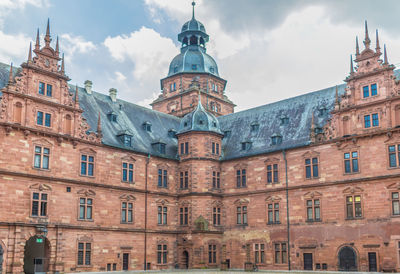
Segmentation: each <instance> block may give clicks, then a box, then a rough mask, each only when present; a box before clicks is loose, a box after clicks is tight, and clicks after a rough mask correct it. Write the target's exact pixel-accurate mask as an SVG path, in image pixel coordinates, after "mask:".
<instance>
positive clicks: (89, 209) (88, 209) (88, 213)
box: [86, 206, 92, 219]
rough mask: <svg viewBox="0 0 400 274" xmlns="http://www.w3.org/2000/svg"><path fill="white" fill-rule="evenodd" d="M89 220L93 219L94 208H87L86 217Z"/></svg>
mask: <svg viewBox="0 0 400 274" xmlns="http://www.w3.org/2000/svg"><path fill="white" fill-rule="evenodd" d="M86 218H87V219H92V207H91V206H88V207H87V215H86Z"/></svg>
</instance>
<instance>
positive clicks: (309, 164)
mask: <svg viewBox="0 0 400 274" xmlns="http://www.w3.org/2000/svg"><path fill="white" fill-rule="evenodd" d="M305 168H306V178H307V179H311V178H318V176H319V172H318V158H317V157H314V158H308V159H305Z"/></svg>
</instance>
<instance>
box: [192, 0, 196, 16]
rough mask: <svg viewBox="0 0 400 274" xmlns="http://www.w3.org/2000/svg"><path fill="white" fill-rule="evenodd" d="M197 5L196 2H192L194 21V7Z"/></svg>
mask: <svg viewBox="0 0 400 274" xmlns="http://www.w3.org/2000/svg"><path fill="white" fill-rule="evenodd" d="M195 5H196V2H194V1H193V2H192V6H193V7H192V20H194V6H195Z"/></svg>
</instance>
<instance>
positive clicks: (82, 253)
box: [78, 243, 92, 265]
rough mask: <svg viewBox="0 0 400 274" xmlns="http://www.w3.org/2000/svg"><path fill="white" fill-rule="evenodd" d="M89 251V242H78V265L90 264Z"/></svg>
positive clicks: (90, 246)
mask: <svg viewBox="0 0 400 274" xmlns="http://www.w3.org/2000/svg"><path fill="white" fill-rule="evenodd" d="M91 253H92V244H91V243H78V265H90V264H91Z"/></svg>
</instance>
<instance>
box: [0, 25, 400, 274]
mask: <svg viewBox="0 0 400 274" xmlns="http://www.w3.org/2000/svg"><path fill="white" fill-rule="evenodd" d="M36 45H37V46H36V47H35V49H34V52H35V54H36V57H34V58H32V56H31V53H29V57H28V61H27V62H25V63H23V64H22V65H21V67H22V73H21V74H20V76H18V77H16V78H15V79H14V78H13V76H12V74H10V79H9V83H8V84H7V86H6V87H4V88H3V89H2V98H1V101H0V102H1V111H0V152H1V153H0V164H1V165H0V197H1V199H0V208H1V209H2V213H1V214H0V246H1V253H0V254H1V255H0V256H2V257H1V258H2V269H3V271H4V272H5V273H21V272H23V271H24V269H25V271H26V272H29V271H32V266H33V259H34V258H44V260H43V265H44V268H45V270H47V271H49V272H71V271H106V270H114V269H116V270H121V269H130V270H141V269H172V268H176V267H178V268H187V267H188V268H203V267H204V268H227V267H230V268H239V269H243V268H253V267H254V266H257V267H258V268H260V269H274V270H287V269H288V268H289V267H290V269H296V270H300V269H304V268H311V269H312V270H318V269H327V270H338V269H341V268H343V265H341V260H343V262H344V263H346V262H347V263H348V267H350V268H348V269H352V268H351V267H355V268H354V269H356V270H359V271H368V270H370V269H371V267H372V268H373V267H374V263H375V266H376V270H378V271H383V270H385V271H395V270H397V271H399V270H400V261H399V260H400V233H399V231H400V215H399V212H398V210H399V209H398V202H399V196H398V195H399V193H400V183H399V177H400V173H399V166H400V165H399V155H400V154H399V153H398V152H399V150H398V145H399V144H400V130H399V129H398V127H397V126H398V125H400V95H399V90H400V89H399V86H398V82H397V80H396V79H395V77H394V75H393V69H394V67H393V66H392V65H389V64H388V61H387V56H386V53H385V56H384V61H380V60H379V57H380V55H381V53H380V48H379V44H378V45H377V49H376V51H373V50H371V49H370V48H369V47H370V42H369V38H368V36H367V37H366V39H365V46H366V48H365V49H364V50H363V51H362V52H361V53H359V52H358V51H359V50H358V48H357V54H356V60H355V61H356V62H357V64H358V67H357V68H356V70H354V69H353V67H352V68H351V73H350V75H349V77H348V78H347V79H346V82H347V89H346V93H345V95H343V96H339V95H337V99H336V106H335V109H334V111H333V113H332V119H331V120H330V122H329V123H328V124H326V125H325V126H324V129H323V132H316V131H315V130H314V128H313V127H312V128H311V129H310V132H311V133H310V138H311V140H312V144H311V145H308V146H304V147H299V148H295V149H288V150H282V151H278V152H274V153H266V154H260V155H255V156H251V157H243V158H237V159H232V160H226V161H225V160H220V152H218V153H217V150H216V147H215V144H218V145H219V150H220V151H222V150H223V145H222V139H223V137H224V136H223V135H222V134H217V133H210V132H196V131H193V132H187V133H182V134H178V136H177V138H178V148H180V144H181V143H183V144H185V143H188V145H187V146H188V151H187V153H186V152H184V153H183V154H182V155H180V157H179V160H171V159H166V158H162V157H157V156H151V155H150V154H148V155H147V154H145V153H133V152H130V151H126V150H123V149H120V148H114V147H110V146H107V145H104V144H102V142H101V139H102V128H101V124H102V123H101V121H100V119H99V123H98V128H97V130H95V132H91V133H90V134H87V133H86V132H87V130H88V129H89V126H88V124H87V123H86V122H85V119H83V118H82V112H83V110H82V109H81V108H80V106H79V100H78V98H79V97H78V96H75V98H73V97H72V96H71V95H70V93H69V91H68V86H67V81H68V80H69V78H68V77H67V76H66V75H65V72H64V64H63V60H61V59H60V58H59V52H58V43H57V46H56V49H55V50H54V49H53V48H51V46H50V33H49V31H48V32H47V34H46V38H45V46H44V47H42V48H40V47H39V42H38V41H37V43H36ZM60 61H61V64H60V65H59V62H60ZM200 76H201V77H200V81H199V82H200V83H201V84H200V85H198V84H197V82H196V81H197V80H196V81H194V82H193V81H192V82H190V81H189V79H192V78H193V75H180V76H177V77H175V78H173V79H172V78H171V79H168V80H164V82H165V86H167V87H168V86H170V83H169V81H181V82H182V83H183V84H182V85H181V86H180V87H179V89H182V91H184V92H182V95H174V94H173V92H178V91H173V92H170V91H168V90H167V89H164V91H163V95H162V96H164V97H163V98H164V99H165V98H168V100H166V99H165V100H162V101H160V103H157V104H153V107H154V109H156V110H161V111H163V112H166V113H171V114H174V115H177V116H183V115H184V114H186V113H188V112H190V111H192V110H193V109H194V106H195V104H196V101H197V96H198V95H197V94H198V93H199V89H200V91H204V90H205V89H206V88H205V87H203V88H202V86H204V83H207V81H206V80H205V78H204V75H200ZM179 79H181V80H179ZM40 82H42V83H46V84H51V86H52V91H51V92H52V94H51V96H47V95H46V94H44V95H42V94H39V93H38V90H39V89H40V87H39V83H40ZM189 82H190V83H189ZM218 83H219V84H220V85H221V90H223V87H224V86H225V83H223V82H218ZM373 84H377V87H378V88H377V95H373V96H372V95H371V94H370V96H368V97H364V96H363V94H364V93H363V87H365V86H369V87H371V85H373ZM190 85H191V86H190ZM372 90H373V88H370V90H369V92H372ZM44 92H45V93H46V89H45V91H44ZM193 97H196V100H194V99H193ZM207 98H208V99H207ZM174 100H176V101H178V102H179V107H176V108H172V107H171V104H170V103H171V102H173V101H174ZM207 100H215V101H216V102H220V103H221V105H222V110H221V111H220V112H219V114H227V113H231V112H233V105H232V104H226V105H224V102H225V101H224V99H223V97H222V94H216V95H213V96H210V97H207V94H206V93H205V92H203V93H201V101H202V102H203V103H204V102H207ZM182 102H184V103H182ZM190 104H192V105H190ZM180 106H182V107H180ZM173 110H175V111H173ZM39 111H41V112H43V113H44V114H46V113H48V114H51V123H50V126H46V125H45V123H46V121H44V122H43V123H44V125H37V119H36V117H38V112H39ZM215 114H217V115H218V113H215ZM372 114H378V117H379V118H378V119H379V123H378V125H376V124H374V121H376V119H375V118H374V117H371V118H370V123H371V126H370V127H367V128H365V124H364V122H365V121H364V119H366V118H365V116H367V115H372ZM45 119H46V118H44V120H45ZM213 144H214V145H213ZM213 146H214V149H213ZM393 146H394V151H395V154H394V156H393V154H392V149H393ZM37 147H40V148H42V149H43V148H48V149H49V150H50V152H49V153H48V155H49V165H48V166H47V168H43V165H46V163H44V156H46V155H45V154H46V153H45V152H44V151H43V150H41V151H39V152H38V151H36V148H37ZM184 147H185V145H184ZM178 152H179V153H180V150H178ZM213 152H214V153H213ZM37 153H39V154H40V155H41V158H40V159H41V162H40V163H39V166H40V167H37V164H38V163H36V162H35V154H37ZM347 153H349V154H350V156H349V157H350V160H351V161H350V172H348V170H346V168H347V166H346V165H347V164H348V162H346V161H347V160H348V159H347V158H346V159H345V157H347V156H346V155H347ZM353 153H355V154H353ZM83 155H84V156H86V158H85V159H86V160H85V164H87V168H88V170H87V174H86V175H85V176H83V175H82V174H81V172H80V170H81V165H82V156H83ZM90 157H93V158H90ZM391 157H392V158H391ZM393 157H394V159H395V160H394V162H391V161H390V159H393ZM90 159H94V160H93V162H90ZM308 159H310V168H311V170H310V173H308V172H309V171H308V166H309V164H308V162H307V161H308ZM314 159H316V160H314ZM355 159H357V162H355ZM89 163H93V166H91V167H90V168H89ZM123 163H127V164H131V165H132V167H133V168H132V171H133V174H132V176H133V178H132V183H126V182H124V181H123V179H122V176H123V172H124V171H123V169H124V166H123ZM356 164H357V167H358V168H355V165H356ZM274 165H275V166H274ZM269 166H271V167H272V168H273V169H275V168H276V170H275V171H276V172H275V173H273V174H270V173H269V172H268V171H269ZM92 167H93V173H92V174H91V173H90V171H89V169H91V168H92ZM159 170H167V171H168V173H167V174H168V175H167V181H168V185H167V187H166V188H164V187H158V185H157V180H158V172H159ZM238 170H239V171H240V172H241V174H240V177H239V178H238V177H237V171H238ZM243 170H245V175H244V174H243ZM181 174H182V175H183V177H182V180H181V176H182V175H181ZM309 174H311V176H310V177H311V178H307V177H309ZM269 176H271V180H272V182H271V183H270V182H268V180H269ZM186 177H187V179H185V178H186ZM244 177H245V180H246V181H245V183H244V184H243V178H244ZM275 178H276V179H275ZM238 179H239V182H238ZM238 183H239V184H241V186H243V187H239V188H238ZM182 184H183V185H182ZM185 184H187V186H185ZM34 193H37V194H38V196H36V197H35V195H34ZM43 194H44V196H43ZM46 195H47V196H46ZM37 201H38V203H35V202H37ZM44 207H46V209H45V210H44V209H43V208H44ZM36 208H37V210H38V212H35V210H36ZM164 209H165V211H164ZM43 210H44V211H43ZM82 210H83V213H84V215H81V214H82V212H81V211H82ZM129 210H131V212H132V215H130V213H129ZM160 210H161V211H160ZM42 211H43V213H44V214H41V213H42ZM270 212H271V213H270ZM33 213H35V214H33ZM159 213H161V215H159ZM164 213H165V214H164ZM287 214H289V217H288V215H287ZM41 215H43V216H41ZM89 215H90V216H89ZM122 215H124V217H123V216H122ZM82 216H83V218H82ZM159 218H161V219H159ZM160 221H161V222H160ZM38 239H42V241H43V242H40V241H41V240H38ZM346 252H347V253H346ZM352 252H353V254H351V253H352ZM352 256H354V258H353V257H352ZM346 260H347V261H346ZM374 260H375V261H374ZM0 262H1V260H0ZM343 262H342V263H343ZM36 263H38V264H39V262H36ZM289 264H290V265H289ZM354 264H355V265H354ZM344 267H346V266H345V265H344Z"/></svg>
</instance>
